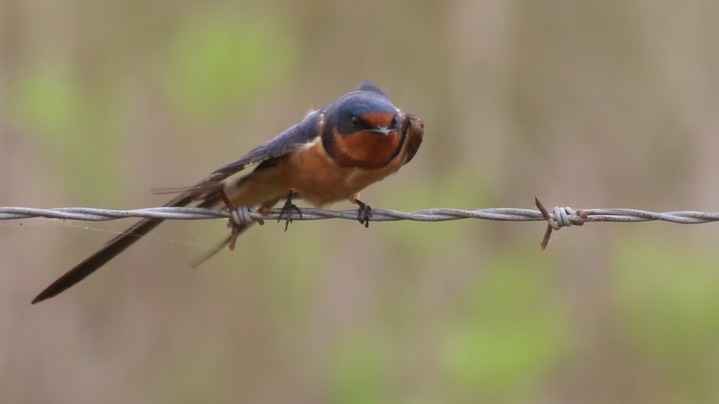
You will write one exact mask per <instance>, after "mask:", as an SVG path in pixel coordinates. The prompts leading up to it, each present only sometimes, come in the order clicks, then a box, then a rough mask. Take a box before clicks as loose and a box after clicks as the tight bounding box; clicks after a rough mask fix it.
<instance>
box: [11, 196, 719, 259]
mask: <svg viewBox="0 0 719 404" xmlns="http://www.w3.org/2000/svg"><path fill="white" fill-rule="evenodd" d="M535 205H536V206H537V210H534V209H520V208H487V209H478V210H462V209H451V208H449V209H446V208H433V209H424V210H418V211H415V212H401V211H397V210H391V209H376V208H373V209H372V217H371V218H368V220H369V221H372V222H388V221H399V220H409V221H417V222H442V221H448V220H462V219H478V220H493V221H508V222H536V221H546V222H547V230H546V232H545V235H544V238H543V239H542V243H541V246H542V249H545V248H546V247H547V244H548V243H549V238H550V237H551V234H552V231H554V230H559V229H561V228H562V227H568V226H572V225H574V226H581V225H583V224H584V223H587V222H622V223H634V222H648V221H664V222H670V223H678V224H701V223H710V222H717V221H719V212H701V211H674V212H653V211H647V210H639V209H577V210H574V209H572V208H569V207H554V208H553V209H552V210H551V213H550V210H548V209H547V208H545V207H544V205H543V204H542V202H540V201H539V199H538V198H535ZM265 213H267V214H265ZM31 218H50V219H63V220H83V221H109V220H117V219H126V218H148V219H165V220H206V219H231V220H233V222H235V223H243V224H249V223H251V222H258V223H261V222H262V221H263V220H277V219H280V218H282V219H287V218H289V219H290V220H293V221H294V220H325V219H345V220H357V210H355V209H353V210H343V211H337V210H327V209H316V208H301V214H300V212H297V211H294V210H292V211H290V212H284V213H283V212H282V209H272V210H269V212H259V211H256V210H253V209H248V208H243V207H240V208H238V209H237V210H234V211H233V212H230V211H228V210H223V209H209V208H193V207H157V208H145V209H132V210H111V209H98V208H55V209H38V208H26V207H3V206H0V220H22V219H31Z"/></svg>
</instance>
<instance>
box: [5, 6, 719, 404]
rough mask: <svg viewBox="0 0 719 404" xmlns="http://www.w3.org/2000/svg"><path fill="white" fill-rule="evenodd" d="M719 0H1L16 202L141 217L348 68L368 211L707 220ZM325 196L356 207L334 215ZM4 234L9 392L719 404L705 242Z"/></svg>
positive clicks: (604, 229)
mask: <svg viewBox="0 0 719 404" xmlns="http://www.w3.org/2000/svg"><path fill="white" fill-rule="evenodd" d="M716 21H719V3H717V2H715V1H711V0H704V1H695V2H688V3H687V2H655V1H647V0H633V1H620V0H605V1H586V2H575V1H561V0H555V1H545V2H520V1H469V0H448V1H406V0H404V1H395V2H385V1H367V2H357V1H352V2H350V1H321V0H313V1H306V2H289V1H286V2H284V1H265V2H250V3H246V2H242V1H236V2H229V1H206V2H189V1H179V2H178V1H167V0H161V1H155V2H139V1H126V2H107V1H99V2H92V1H83V0H76V1H72V0H56V1H49V0H29V1H25V0H22V1H21V0H0V205H5V206H32V207H60V206H93V207H105V208H122V209H124V208H139V207H148V206H156V205H160V204H162V203H163V202H164V197H162V196H157V195H153V194H152V192H151V190H152V189H153V188H158V187H181V186H188V185H191V184H193V183H194V182H195V181H197V180H199V179H201V178H203V177H204V176H205V175H206V174H207V173H208V172H210V171H211V170H213V169H214V168H217V167H219V166H220V165H223V164H225V163H228V162H230V161H233V160H234V159H236V158H238V157H240V156H241V155H242V154H244V152H246V151H247V150H249V149H250V148H252V147H254V146H256V145H258V144H260V143H261V142H263V141H264V140H266V139H268V138H269V137H271V136H274V135H275V134H277V133H279V132H280V131H282V130H283V129H285V128H287V127H288V126H290V125H292V124H294V123H295V122H297V121H299V120H300V119H301V118H302V117H303V116H304V114H305V113H306V112H307V111H309V110H310V109H311V108H318V107H321V106H323V105H325V104H326V103H328V102H331V101H332V100H334V99H335V98H336V97H337V96H339V95H341V94H343V93H345V92H347V91H350V90H352V89H354V88H355V87H356V85H357V84H358V83H359V82H360V81H362V80H372V81H374V82H376V83H377V84H379V85H380V86H382V87H383V88H384V89H385V90H387V91H388V92H389V93H390V94H391V95H392V96H393V99H394V101H395V103H396V105H398V106H399V107H400V108H402V109H403V110H405V111H409V112H413V113H415V114H417V115H419V116H421V117H422V118H423V120H424V122H425V124H426V133H425V141H424V144H423V146H422V148H421V149H420V151H419V153H418V155H417V157H416V158H415V159H414V160H413V161H412V162H411V163H410V164H409V165H408V166H406V167H404V169H403V170H402V171H400V172H399V173H398V174H397V175H395V176H393V177H391V178H389V179H387V180H385V181H384V182H382V183H379V184H376V185H374V186H372V187H371V188H369V189H368V190H366V191H365V192H364V193H363V200H366V201H368V202H369V203H370V204H371V205H372V206H375V207H389V208H394V209H399V210H416V209H421V208H430V207H453V208H462V209H477V208H486V207H532V205H533V198H534V196H538V197H539V198H540V199H541V200H542V201H544V203H545V204H546V205H548V206H553V205H563V206H566V205H569V206H573V207H575V208H580V207H581V208H598V207H633V208H641V209H651V210H690V209H691V210H706V211H717V210H719V188H718V187H717V185H716V178H717V173H718V172H719V159H717V158H716V151H717V150H719V136H718V134H719V114H717V111H718V110H719V75H718V74H717V72H719V48H717V39H718V38H719V25H718V24H716ZM335 207H337V208H351V206H350V205H349V204H337V205H336V206H335ZM126 226H127V223H124V222H112V223H104V224H102V223H86V222H76V223H72V222H65V223H63V222H59V221H57V222H55V221H48V220H23V221H22V222H17V221H12V222H0V257H2V259H1V260H0V402H3V403H21V402H22V403H41V402H73V403H96V402H111V403H113V402H116V403H128V402H135V403H195V402H218V403H234V402H252V403H277V402H300V403H318V402H337V403H439V402H465V403H469V402H510V403H511V402H516V403H519V402H552V403H560V402H565V403H574V402H585V403H592V402H596V403H605V402H632V403H633V402H659V403H661V402H666V403H669V402H717V401H719V384H717V383H716V374H717V372H718V371H719V344H718V343H717V341H719V293H717V289H718V286H719V251H717V248H716V245H717V243H718V242H719V228H718V227H717V225H706V226H679V225H672V224H666V223H643V224H642V223H640V224H589V225H586V226H584V227H582V228H571V229H565V230H562V231H560V232H558V233H555V235H554V237H553V240H552V242H551V244H550V246H549V248H548V249H547V250H546V251H544V252H541V251H540V249H539V241H540V239H541V236H542V234H543V232H544V227H545V225H544V224H542V223H491V222H484V221H481V222H480V221H468V220H464V221H457V222H451V223H436V224H430V223H405V222H402V223H399V222H398V223H375V224H372V225H371V226H370V227H369V229H364V228H363V227H362V226H360V225H359V224H357V223H354V222H347V221H324V222H296V223H294V224H293V225H292V226H291V228H290V230H289V231H288V232H286V233H285V232H283V226H282V225H279V224H275V223H267V224H266V225H265V226H263V227H259V226H258V227H257V228H255V229H253V231H251V232H250V233H248V234H247V236H246V237H243V238H242V239H240V242H239V244H238V247H237V249H236V250H235V252H234V253H229V252H222V253H221V254H219V255H218V256H217V257H216V258H214V259H213V260H211V261H209V262H207V263H206V264H205V265H203V266H202V267H201V268H199V269H196V270H191V269H189V266H188V264H189V262H190V261H191V260H192V259H193V258H195V257H197V256H198V255H201V254H202V253H203V252H205V251H206V250H207V249H208V248H210V247H211V246H213V245H214V244H215V243H216V242H217V241H219V240H220V239H221V238H222V237H223V236H224V235H225V234H226V232H227V229H226V228H225V223H224V222H222V221H205V222H173V223H167V224H166V225H163V226H161V228H160V229H158V231H157V232H155V233H152V234H151V235H150V236H148V237H147V238H146V239H145V240H143V241H142V242H140V243H138V244H137V245H136V246H135V247H133V248H132V249H131V250H130V251H128V252H127V253H125V254H123V255H122V256H121V257H120V258H119V259H117V260H116V261H113V262H112V263H111V264H109V265H108V266H107V267H106V268H104V269H103V270H102V271H100V272H99V273H97V274H96V275H94V276H92V277H91V278H90V279H89V280H87V281H86V282H84V283H82V284H81V285H79V286H77V287H76V288H73V289H72V290H70V291H69V292H67V293H65V294H63V295H61V296H59V297H58V298H55V299H53V300H50V301H48V302H45V303H42V304H40V305H38V306H30V304H29V303H30V300H31V299H32V297H34V295H35V294H36V293H37V292H39V291H40V290H41V289H42V288H43V287H45V286H46V285H47V284H48V283H49V282H50V281H52V280H53V279H55V278H56V277H57V276H58V275H60V274H61V273H63V272H64V271H66V270H67V269H69V268H70V267H71V266H72V265H74V264H76V263H77V262H79V261H80V260H81V259H82V258H84V257H85V256H86V255H88V254H89V253H91V252H92V251H94V250H95V249H96V248H98V247H99V246H100V245H102V243H103V242H104V241H105V240H107V239H109V238H111V237H112V236H113V235H114V234H116V233H118V232H120V231H122V230H123V229H124V228H125V227H126Z"/></svg>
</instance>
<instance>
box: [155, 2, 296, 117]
mask: <svg viewBox="0 0 719 404" xmlns="http://www.w3.org/2000/svg"><path fill="white" fill-rule="evenodd" d="M198 13H199V15H193V18H192V19H190V20H188V21H186V23H185V24H184V25H183V26H182V27H181V28H180V30H179V32H177V33H176V35H175V37H174V39H173V45H172V54H171V57H170V59H169V60H168V70H169V71H168V74H167V76H166V86H167V92H168V94H169V95H170V100H169V101H170V104H172V105H175V107H176V108H178V112H180V113H179V114H177V115H178V116H179V117H185V118H186V119H188V120H189V121H197V120H198V119H205V120H208V121H210V122H212V121H215V120H218V119H222V118H226V117H227V116H229V115H233V114H236V113H237V112H238V111H242V110H245V109H247V107H249V106H251V105H252V103H253V102H254V101H255V100H256V98H257V97H258V96H260V95H261V94H262V93H264V92H267V91H269V90H271V89H272V88H275V87H279V86H280V85H282V84H283V83H284V82H286V80H288V78H289V73H290V72H291V71H292V67H293V66H294V65H295V64H296V60H295V59H296V53H297V50H296V44H294V43H293V41H292V39H291V36H290V35H289V34H288V33H287V32H285V31H284V30H283V28H282V25H281V24H280V22H279V21H277V20H276V19H273V18H270V17H269V16H266V15H261V14H257V13H253V14H250V13H248V14H241V13H239V12H237V11H233V10H230V9H224V8H212V9H210V10H206V11H198Z"/></svg>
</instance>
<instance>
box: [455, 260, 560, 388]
mask: <svg viewBox="0 0 719 404" xmlns="http://www.w3.org/2000/svg"><path fill="white" fill-rule="evenodd" d="M528 256H531V255H530V254H523V253H522V252H520V251H516V250H506V251H504V252H502V253H500V254H498V255H497V256H496V257H495V259H494V260H493V261H492V262H491V263H489V265H487V267H486V268H483V269H484V272H483V275H481V276H477V277H476V280H475V281H474V282H472V283H470V284H467V285H465V290H464V291H463V293H462V296H461V298H462V299H461V302H460V306H459V307H458V308H457V311H456V314H455V315H454V316H453V317H452V318H453V320H452V321H451V322H450V323H448V324H447V328H446V331H445V332H446V336H447V337H446V340H445V341H444V343H443V345H442V355H443V357H442V360H443V363H444V368H445V371H446V377H447V380H448V382H449V384H450V386H452V388H451V389H450V391H455V392H456V393H457V394H458V395H459V396H460V397H463V398H464V399H468V398H470V397H484V398H487V399H495V400H496V399H498V398H499V397H504V398H505V399H506V398H510V397H511V398H513V399H516V400H517V402H523V401H524V399H526V398H528V397H530V396H529V394H530V393H532V392H533V389H534V388H537V387H538V386H539V384H540V383H542V382H544V381H545V380H544V378H546V377H547V375H549V374H551V371H552V369H553V368H555V367H556V366H557V365H558V364H559V361H560V360H561V359H562V358H563V357H564V356H565V355H566V354H567V353H569V348H570V345H571V343H572V341H571V340H570V339H569V335H570V334H569V333H568V331H569V329H568V326H569V324H568V319H567V318H566V313H565V312H564V311H563V310H562V307H561V302H560V301H558V300H557V299H556V298H555V295H556V292H555V290H554V287H553V282H552V280H553V277H554V274H553V272H552V271H551V267H550V266H549V265H547V264H545V265H542V264H541V263H538V262H533V261H531V260H529V259H528V258H526V257H528Z"/></svg>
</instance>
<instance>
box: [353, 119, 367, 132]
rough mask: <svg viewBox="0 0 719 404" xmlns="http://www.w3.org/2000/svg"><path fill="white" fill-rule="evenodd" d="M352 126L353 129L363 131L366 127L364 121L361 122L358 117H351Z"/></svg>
mask: <svg viewBox="0 0 719 404" xmlns="http://www.w3.org/2000/svg"><path fill="white" fill-rule="evenodd" d="M352 125H354V127H355V128H357V129H363V128H364V127H365V126H366V125H365V123H364V121H362V119H360V117H358V116H353V117H352Z"/></svg>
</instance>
